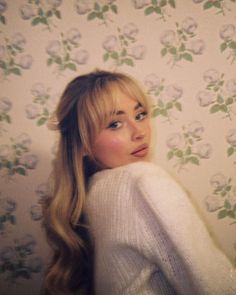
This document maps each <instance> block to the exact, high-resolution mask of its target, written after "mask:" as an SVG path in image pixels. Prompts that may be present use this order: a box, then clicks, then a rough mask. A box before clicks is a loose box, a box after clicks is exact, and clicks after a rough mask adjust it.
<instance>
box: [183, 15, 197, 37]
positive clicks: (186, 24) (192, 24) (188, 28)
mask: <svg viewBox="0 0 236 295" xmlns="http://www.w3.org/2000/svg"><path fill="white" fill-rule="evenodd" d="M182 29H183V30H184V31H185V32H186V33H189V34H193V33H194V32H195V31H196V29H197V23H196V21H195V20H194V19H193V18H192V17H187V18H185V19H184V20H183V22H182Z"/></svg>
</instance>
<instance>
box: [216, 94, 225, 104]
mask: <svg viewBox="0 0 236 295" xmlns="http://www.w3.org/2000/svg"><path fill="white" fill-rule="evenodd" d="M217 102H218V103H223V102H224V98H223V97H222V95H220V94H218V95H217Z"/></svg>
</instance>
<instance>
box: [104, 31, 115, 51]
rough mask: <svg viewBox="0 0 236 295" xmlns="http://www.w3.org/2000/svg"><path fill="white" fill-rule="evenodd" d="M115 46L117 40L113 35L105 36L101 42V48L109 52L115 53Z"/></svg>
mask: <svg viewBox="0 0 236 295" xmlns="http://www.w3.org/2000/svg"><path fill="white" fill-rule="evenodd" d="M117 45H118V40H117V38H116V36H114V35H110V36H107V37H106V39H105V41H104V42H103V48H104V49H105V50H107V51H109V52H112V51H115V50H116V49H117Z"/></svg>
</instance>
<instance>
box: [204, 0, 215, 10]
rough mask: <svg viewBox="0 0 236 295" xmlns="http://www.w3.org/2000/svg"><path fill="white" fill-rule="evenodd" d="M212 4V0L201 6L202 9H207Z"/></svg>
mask: <svg viewBox="0 0 236 295" xmlns="http://www.w3.org/2000/svg"><path fill="white" fill-rule="evenodd" d="M212 6H213V3H212V1H207V2H206V3H204V5H203V8H204V9H209V8H211V7H212Z"/></svg>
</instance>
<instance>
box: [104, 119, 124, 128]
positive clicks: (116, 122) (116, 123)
mask: <svg viewBox="0 0 236 295" xmlns="http://www.w3.org/2000/svg"><path fill="white" fill-rule="evenodd" d="M121 126H122V123H121V122H119V121H113V122H111V123H110V124H109V125H108V127H107V128H109V129H118V128H120V127H121Z"/></svg>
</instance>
